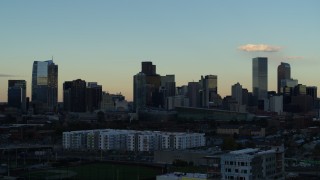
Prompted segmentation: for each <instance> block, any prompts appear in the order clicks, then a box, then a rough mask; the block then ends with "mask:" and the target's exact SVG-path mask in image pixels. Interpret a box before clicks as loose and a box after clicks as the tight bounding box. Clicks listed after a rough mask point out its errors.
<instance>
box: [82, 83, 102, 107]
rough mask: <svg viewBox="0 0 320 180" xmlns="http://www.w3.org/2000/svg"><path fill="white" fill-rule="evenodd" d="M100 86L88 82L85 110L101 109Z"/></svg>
mask: <svg viewBox="0 0 320 180" xmlns="http://www.w3.org/2000/svg"><path fill="white" fill-rule="evenodd" d="M101 100H102V86H101V85H98V83H96V82H88V85H87V92H86V104H87V110H88V111H93V110H98V109H100V107H101Z"/></svg>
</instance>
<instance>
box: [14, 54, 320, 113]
mask: <svg viewBox="0 0 320 180" xmlns="http://www.w3.org/2000/svg"><path fill="white" fill-rule="evenodd" d="M26 87H27V82H26V81H25V80H9V81H8V106H9V107H13V108H17V109H20V110H21V112H23V113H27V112H30V111H31V113H32V114H44V113H46V112H53V113H56V112H58V111H59V110H63V111H67V112H75V113H84V112H94V111H96V112H97V111H103V112H105V111H119V110H121V111H129V110H130V109H131V106H130V103H128V102H127V101H126V100H125V97H124V96H123V95H121V94H110V93H107V92H104V91H102V86H101V85H99V84H98V83H97V82H86V81H85V80H82V79H76V80H72V81H65V82H64V83H63V103H58V65H56V64H55V63H54V62H53V60H48V61H34V63H33V68H32V87H31V90H32V92H31V99H30V98H29V97H26V89H27V88H26ZM176 107H190V108H205V109H208V108H209V109H220V110H227V111H236V112H253V113H256V112H271V113H276V114H283V113H285V112H290V113H307V112H310V111H313V110H314V109H317V108H319V99H318V97H317V87H316V86H308V85H303V84H299V83H298V80H297V79H293V78H292V77H291V67H290V64H288V63H283V62H282V63H281V64H280V65H279V66H278V69H277V91H269V90H268V58H266V57H256V58H253V59H252V91H251V92H249V90H248V89H246V88H243V87H242V85H241V84H240V83H239V82H238V83H236V84H234V85H232V87H231V95H229V96H226V97H223V98H222V97H221V96H220V95H219V93H218V76H217V75H204V76H201V77H200V79H199V81H194V82H188V84H187V85H182V86H179V87H177V86H176V82H175V75H174V74H169V75H165V76H161V75H159V74H157V72H156V65H154V64H153V63H152V62H150V61H145V62H142V63H141V71H140V72H139V73H137V74H136V75H134V77H133V106H132V110H133V111H140V110H146V109H160V110H169V111H171V110H174V109H175V108H176Z"/></svg>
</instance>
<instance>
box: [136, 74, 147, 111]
mask: <svg viewBox="0 0 320 180" xmlns="http://www.w3.org/2000/svg"><path fill="white" fill-rule="evenodd" d="M146 98H147V84H146V75H145V74H144V73H142V72H140V73H138V74H136V75H135V76H133V108H134V110H137V109H140V108H144V107H146V105H147V99H146Z"/></svg>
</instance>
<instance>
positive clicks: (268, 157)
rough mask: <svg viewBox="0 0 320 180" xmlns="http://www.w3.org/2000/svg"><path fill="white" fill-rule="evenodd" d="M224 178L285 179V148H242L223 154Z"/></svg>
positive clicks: (222, 171)
mask: <svg viewBox="0 0 320 180" xmlns="http://www.w3.org/2000/svg"><path fill="white" fill-rule="evenodd" d="M221 175H222V179H223V180H227V179H240V180H255V179H257V180H258V179H284V148H283V147H278V148H275V149H269V150H260V149H252V148H247V149H242V150H237V151H231V152H229V153H227V154H224V155H222V156H221Z"/></svg>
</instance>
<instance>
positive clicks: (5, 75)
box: [0, 74, 17, 78]
mask: <svg viewBox="0 0 320 180" xmlns="http://www.w3.org/2000/svg"><path fill="white" fill-rule="evenodd" d="M1 77H17V76H15V75H11V74H0V78H1Z"/></svg>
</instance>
